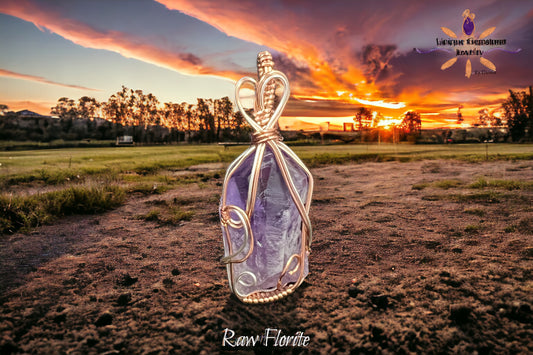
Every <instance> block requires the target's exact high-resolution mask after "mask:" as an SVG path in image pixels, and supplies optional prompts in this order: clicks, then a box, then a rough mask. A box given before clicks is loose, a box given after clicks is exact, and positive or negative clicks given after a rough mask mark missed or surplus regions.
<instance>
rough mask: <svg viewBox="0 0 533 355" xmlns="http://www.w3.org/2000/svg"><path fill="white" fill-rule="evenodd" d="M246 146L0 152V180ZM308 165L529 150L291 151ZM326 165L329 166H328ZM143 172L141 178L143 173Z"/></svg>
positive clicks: (174, 161) (211, 156)
mask: <svg viewBox="0 0 533 355" xmlns="http://www.w3.org/2000/svg"><path fill="white" fill-rule="evenodd" d="M246 148H247V147H246V146H235V147H228V148H226V149H224V147H221V146H218V145H180V146H152V147H120V148H115V147H108V148H65V149H47V150H22V151H3V152H0V164H2V165H0V175H1V176H2V177H5V176H14V175H17V174H27V173H31V172H40V171H42V170H46V171H47V172H49V173H53V172H55V171H57V170H63V171H64V170H72V171H78V172H81V173H85V174H91V173H99V172H109V171H117V172H124V171H139V172H143V169H144V170H149V171H154V172H155V171H157V170H159V169H166V168H185V167H187V166H190V165H196V164H201V163H209V162H228V161H231V160H233V159H234V158H235V157H237V155H239V154H240V153H241V152H243V151H244V150H245V149H246ZM293 150H294V151H295V152H296V153H297V154H298V155H299V156H300V157H301V158H302V159H303V160H304V161H305V162H306V163H308V164H328V163H332V162H341V163H342V162H343V161H357V160H359V159H360V160H368V159H373V158H376V159H377V160H379V159H385V160H394V159H398V160H406V161H407V160H417V159H437V158H457V159H466V160H484V159H486V158H487V157H488V159H533V144H489V145H485V144H453V145H410V144H397V145H393V144H381V145H377V144H371V145H329V146H296V147H293ZM329 160H331V161H329ZM149 171H146V172H149Z"/></svg>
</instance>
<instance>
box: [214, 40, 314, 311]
mask: <svg viewBox="0 0 533 355" xmlns="http://www.w3.org/2000/svg"><path fill="white" fill-rule="evenodd" d="M273 66H274V62H273V60H272V55H271V54H270V53H269V52H266V51H265V52H261V53H259V54H258V56H257V73H258V77H259V82H257V81H256V80H255V79H253V78H251V77H244V78H241V79H240V80H239V81H238V82H237V84H236V86H235V101H236V104H237V107H238V109H239V111H240V112H241V113H242V115H243V116H244V118H245V119H246V121H247V122H248V124H249V125H250V126H251V127H252V128H253V129H254V130H255V132H254V133H253V134H252V143H251V145H250V147H249V148H248V149H247V150H246V151H245V152H244V153H242V154H241V155H240V156H239V157H238V158H237V159H236V160H235V161H234V162H233V163H232V164H230V166H229V167H228V170H227V172H226V177H225V179H224V185H223V188H222V197H221V205H220V217H221V224H222V228H224V231H225V237H226V244H227V247H228V255H227V256H225V257H223V258H222V262H224V263H226V264H227V267H228V278H229V283H230V288H231V290H232V291H233V292H234V293H235V294H236V295H237V297H238V298H239V299H240V300H241V301H244V302H247V303H264V302H270V301H273V300H277V299H279V298H282V297H284V296H286V295H287V294H289V293H291V292H292V291H293V290H294V289H295V288H296V287H298V286H299V285H300V284H301V282H302V281H303V279H304V267H303V263H304V260H305V256H306V254H308V253H309V252H310V250H311V241H312V227H311V221H310V219H309V207H310V205H311V198H312V192H313V177H312V176H311V173H310V172H309V170H308V169H307V167H306V166H305V165H304V164H303V162H302V161H301V160H300V159H299V158H298V156H297V155H296V154H294V152H293V151H292V150H291V149H290V148H289V147H287V146H286V145H285V144H284V143H283V142H282V137H281V135H280V134H279V128H278V120H279V118H280V116H281V113H282V111H283V109H284V107H285V104H286V103H287V101H288V99H289V95H290V90H289V81H288V79H287V77H286V76H285V75H284V74H283V73H281V72H280V71H277V70H274V69H273ZM244 85H250V86H252V87H253V88H254V89H255V100H254V114H253V118H252V117H250V116H249V115H248V113H247V112H246V111H245V109H244V107H243V106H242V103H241V101H240V90H241V88H242V87H243V86H244ZM278 89H281V90H282V94H281V98H280V100H279V103H278V104H277V105H276V90H278ZM267 146H268V147H269V148H270V150H271V151H272V153H273V155H274V157H275V160H276V163H277V165H278V167H279V169H280V171H281V175H282V177H283V180H284V181H285V184H286V185H287V188H288V190H289V193H290V196H291V198H292V200H293V202H294V204H295V206H296V208H297V210H298V212H299V214H300V216H301V219H302V228H301V230H302V239H301V250H300V253H299V254H293V255H292V256H291V257H290V258H289V260H288V261H287V263H286V265H285V267H284V268H283V270H282V271H281V274H280V277H279V280H278V284H277V289H276V290H274V291H267V292H256V293H254V294H252V295H242V294H240V293H239V292H238V290H237V289H236V287H235V286H236V285H235V284H234V282H237V283H238V282H239V281H242V277H243V276H245V275H244V274H246V275H248V276H251V277H252V279H253V280H254V281H255V275H254V274H253V273H251V272H249V271H246V272H245V273H243V274H241V275H239V276H238V277H237V279H236V280H234V277H233V264H234V263H242V262H244V261H246V259H248V258H249V257H250V255H251V254H252V252H253V246H254V236H253V231H252V229H251V226H250V219H251V216H252V214H253V211H254V206H255V200H256V197H257V186H258V181H259V173H260V170H261V163H262V161H263V156H264V153H265V149H266V147H267ZM254 153H255V156H254V162H253V166H252V170H251V173H250V182H249V186H248V195H247V199H246V208H245V210H243V209H241V208H239V207H238V206H233V205H227V204H226V194H227V185H228V181H229V180H230V178H231V177H232V175H233V174H234V172H235V171H236V170H237V169H238V168H239V167H240V166H241V164H242V163H243V162H244V161H245V160H246V159H247V158H248V157H250V156H251V155H252V154H254ZM283 153H284V154H286V155H287V156H288V157H290V158H291V159H292V160H293V161H294V162H295V163H296V164H297V165H298V166H299V167H300V168H301V169H302V170H303V171H304V172H305V174H306V175H307V180H308V191H307V195H306V200H305V201H302V199H301V198H300V195H299V193H298V191H297V190H296V187H295V186H294V182H293V179H292V176H291V173H290V171H289V168H288V166H287V162H286V160H285V156H284V155H283ZM232 215H235V216H236V217H237V219H234V218H233V217H232ZM230 227H231V228H234V229H238V228H244V240H243V243H242V245H241V246H240V247H239V248H238V250H237V251H235V252H233V251H232V243H231V235H230V229H229V228H230ZM246 247H248V251H247V252H246V255H245V256H244V257H243V258H241V259H235V258H236V257H237V255H239V254H240V253H241V252H243V251H244V250H245V249H246ZM295 260H296V265H295V266H293V267H292V268H291V269H292V270H290V271H289V268H290V266H291V264H294V261H295ZM298 270H299V271H300V274H299V278H298V281H297V282H296V283H295V284H291V285H288V286H284V285H282V281H281V279H282V278H283V276H284V275H285V274H286V273H287V272H288V273H289V274H291V275H292V274H294V273H295V272H297V271H298ZM241 283H242V282H241ZM243 285H248V284H247V283H246V284H243Z"/></svg>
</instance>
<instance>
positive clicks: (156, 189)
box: [127, 183, 172, 195]
mask: <svg viewBox="0 0 533 355" xmlns="http://www.w3.org/2000/svg"><path fill="white" fill-rule="evenodd" d="M171 188H172V186H169V185H165V184H157V183H142V184H135V185H133V186H131V187H129V188H128V190H127V191H128V192H129V193H135V192H136V193H141V194H143V195H150V194H156V195H160V194H162V193H165V192H167V191H168V190H170V189H171Z"/></svg>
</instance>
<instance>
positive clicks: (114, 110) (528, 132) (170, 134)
mask: <svg viewBox="0 0 533 355" xmlns="http://www.w3.org/2000/svg"><path fill="white" fill-rule="evenodd" d="M0 112H1V113H2V116H3V117H2V119H0V139H2V140H32V141H42V142H48V141H51V140H56V139H63V140H81V139H101V140H107V139H113V140H114V139H115V138H116V137H117V136H119V135H131V136H133V137H134V140H135V142H139V143H143V142H144V143H165V142H167V143H171V142H181V141H188V142H206V143H209V142H219V141H247V140H249V134H250V132H251V129H250V128H249V127H248V126H247V124H246V123H245V121H244V118H243V116H242V114H241V113H240V112H238V111H234V107H233V103H232V102H231V100H230V99H229V98H228V97H223V98H221V99H202V98H198V99H197V103H196V104H190V103H186V102H183V103H181V104H178V103H173V102H166V103H163V104H161V103H160V102H159V100H158V99H157V97H155V96H154V95H153V94H151V93H149V94H145V93H144V92H143V91H142V90H133V89H129V88H127V87H125V86H122V88H121V90H120V91H118V92H116V93H115V94H113V95H111V96H110V97H109V99H108V100H107V101H106V102H98V101H97V100H96V99H95V98H92V97H88V96H83V97H81V98H79V99H78V100H73V99H70V98H67V97H62V98H60V99H59V100H58V101H57V104H56V105H55V106H54V107H52V108H51V111H50V112H51V114H52V115H55V116H57V117H59V119H57V118H51V117H38V118H36V117H19V116H17V115H16V114H15V113H12V112H11V113H10V112H8V107H7V106H6V105H0ZM501 112H502V114H501V115H499V114H496V112H495V110H492V111H491V110H489V109H486V108H485V109H481V110H480V111H479V112H478V113H479V117H478V120H477V122H476V123H475V124H474V126H477V127H498V128H502V127H505V128H506V130H507V132H508V133H507V135H508V136H507V137H505V138H504V140H505V141H508V140H512V141H514V142H519V141H533V92H532V88H531V86H530V87H529V89H528V90H527V91H513V90H509V97H508V98H507V99H506V100H505V101H504V102H503V103H502V105H501ZM382 119H384V117H382V116H381V115H380V114H379V113H375V112H372V111H371V110H370V109H368V108H366V107H361V108H359V109H358V110H357V112H356V114H355V116H354V122H355V128H356V130H358V131H359V132H360V133H361V140H364V141H374V140H378V139H380V136H379V134H382V136H381V138H382V139H385V140H387V139H391V140H392V141H398V140H409V141H415V140H416V139H418V137H420V131H421V126H422V122H421V118H420V114H419V113H418V112H416V111H408V112H407V113H405V114H404V116H403V118H402V120H401V122H399V123H398V121H396V122H395V124H394V129H393V130H391V132H392V133H391V134H392V136H391V137H387V136H386V135H383V134H386V133H383V132H381V133H380V132H379V130H376V129H374V128H375V127H376V125H377V124H378V122H379V121H380V120H382ZM460 121H462V115H461V114H460V109H459V111H458V123H460Z"/></svg>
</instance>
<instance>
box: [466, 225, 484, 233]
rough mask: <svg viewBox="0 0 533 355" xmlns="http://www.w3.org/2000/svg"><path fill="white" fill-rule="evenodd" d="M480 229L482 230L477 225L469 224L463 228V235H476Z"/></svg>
mask: <svg viewBox="0 0 533 355" xmlns="http://www.w3.org/2000/svg"><path fill="white" fill-rule="evenodd" d="M482 229H483V227H482V226H480V225H479V224H470V225H468V226H466V227H465V233H468V234H477V233H479V232H480V231H481V230H482Z"/></svg>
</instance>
